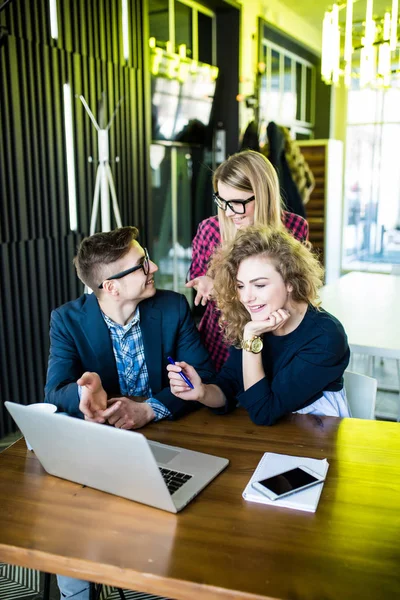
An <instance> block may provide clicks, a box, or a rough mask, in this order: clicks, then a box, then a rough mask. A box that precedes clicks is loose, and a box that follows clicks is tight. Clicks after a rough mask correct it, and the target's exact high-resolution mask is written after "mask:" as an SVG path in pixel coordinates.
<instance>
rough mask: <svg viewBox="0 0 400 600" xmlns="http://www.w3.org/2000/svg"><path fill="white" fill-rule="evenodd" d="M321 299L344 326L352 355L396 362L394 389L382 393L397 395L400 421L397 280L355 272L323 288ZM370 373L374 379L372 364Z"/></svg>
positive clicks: (399, 291) (399, 281) (399, 283)
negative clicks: (363, 355)
mask: <svg viewBox="0 0 400 600" xmlns="http://www.w3.org/2000/svg"><path fill="white" fill-rule="evenodd" d="M320 296H321V300H322V307H323V308H325V310H327V311H328V312H330V313H331V314H333V315H335V317H337V318H338V319H339V321H341V323H342V324H343V326H344V328H345V330H346V333H347V336H348V339H349V344H350V348H351V351H352V352H357V353H359V354H367V355H368V356H370V357H374V356H380V357H383V358H394V359H395V360H396V365H397V373H398V381H397V385H394V386H390V387H388V386H386V387H385V388H381V389H388V390H390V391H398V392H399V418H398V420H400V311H399V301H400V277H397V276H396V275H382V274H377V273H359V272H356V271H354V272H352V273H347V275H344V276H343V277H341V278H340V279H337V280H336V281H335V282H334V283H331V284H329V285H325V286H324V287H323V288H322V290H321V293H320ZM369 369H370V374H371V375H373V372H372V362H371V361H370V367H369Z"/></svg>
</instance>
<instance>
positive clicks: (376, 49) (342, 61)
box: [321, 0, 399, 87]
mask: <svg viewBox="0 0 400 600" xmlns="http://www.w3.org/2000/svg"><path fill="white" fill-rule="evenodd" d="M364 8H365V12H364ZM398 9H399V7H398V0H392V6H391V11H390V12H389V10H388V11H386V12H385V13H384V15H383V16H379V17H377V16H376V15H375V14H374V5H373V0H366V2H365V0H363V1H362V2H361V0H348V2H346V3H345V4H334V5H333V6H332V9H331V10H329V11H327V12H325V16H324V20H323V24H322V59H321V78H322V80H323V81H324V82H325V83H328V84H334V85H337V84H338V83H339V78H340V76H343V77H344V83H345V86H346V87H350V84H351V78H352V77H356V78H358V79H359V85H360V87H367V86H368V87H389V86H390V85H391V83H392V78H393V77H394V76H396V75H397V73H398V72H399V54H398V50H397V44H398V34H397V29H398V21H399V14H398ZM344 11H345V12H344ZM344 17H345V19H344Z"/></svg>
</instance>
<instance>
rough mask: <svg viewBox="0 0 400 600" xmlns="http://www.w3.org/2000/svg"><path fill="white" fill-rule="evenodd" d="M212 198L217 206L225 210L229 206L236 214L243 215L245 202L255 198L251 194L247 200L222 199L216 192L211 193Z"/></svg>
mask: <svg viewBox="0 0 400 600" xmlns="http://www.w3.org/2000/svg"><path fill="white" fill-rule="evenodd" d="M213 198H214V202H215V204H216V205H217V206H218V208H221V209H222V210H226V209H227V208H228V207H229V208H230V209H231V211H232V212H234V213H235V214H236V215H244V214H245V212H246V204H248V203H249V202H253V200H255V196H251V197H250V198H247V200H224V199H223V198H221V197H220V196H219V195H218V193H217V192H214V193H213Z"/></svg>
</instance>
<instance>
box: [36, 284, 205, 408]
mask: <svg viewBox="0 0 400 600" xmlns="http://www.w3.org/2000/svg"><path fill="white" fill-rule="evenodd" d="M139 308H140V329H141V331H142V337H143V344H144V353H145V358H146V364H147V369H148V373H149V383H150V387H151V390H152V393H153V397H154V398H157V400H160V402H162V403H163V404H164V405H165V406H166V407H167V408H168V409H169V411H170V412H171V413H172V416H173V417H174V418H178V417H180V416H182V415H183V414H186V413H188V412H191V411H192V410H194V409H195V408H198V407H199V405H198V404H197V403H196V402H185V401H184V400H180V399H179V398H177V397H176V396H174V395H173V394H172V393H171V392H170V388H169V379H168V376H167V370H166V365H167V364H168V360H167V357H168V356H172V357H173V358H174V359H175V360H177V361H180V360H185V361H187V362H188V363H189V364H191V365H193V366H194V367H195V369H196V370H197V372H198V373H199V375H200V377H201V378H202V379H203V380H204V381H209V380H211V379H212V377H213V375H214V369H213V367H212V364H211V361H210V359H209V356H208V353H207V351H206V350H205V348H204V347H203V346H202V344H201V341H200V337H199V334H198V331H197V329H196V327H195V324H194V322H193V319H192V316H191V314H190V309H189V305H188V303H187V300H186V298H185V297H184V296H182V295H181V294H177V293H175V292H170V291H166V290H157V292H156V294H155V295H154V296H153V297H152V298H148V299H146V300H143V301H142V302H140V304H139ZM85 371H94V372H96V373H98V374H99V376H100V378H101V381H102V384H103V387H104V389H105V391H106V392H107V394H108V396H109V397H113V396H120V395H121V391H120V387H119V380H118V372H117V366H116V362H115V358H114V352H113V346H112V341H111V338H110V334H109V331H108V328H107V325H106V323H105V322H104V319H103V317H102V314H101V311H100V307H99V303H98V301H97V298H96V296H95V295H94V294H84V295H83V296H81V297H80V298H78V299H77V300H73V301H72V302H68V303H67V304H64V305H63V306H61V307H60V308H57V309H56V310H54V311H53V312H52V313H51V321H50V356H49V363H48V370H47V381H46V387H45V402H50V403H52V404H55V405H56V406H57V407H58V409H59V410H61V411H64V412H67V413H69V414H70V415H73V416H77V417H83V415H82V413H81V411H80V410H79V395H78V386H77V384H76V380H77V379H79V377H81V375H82V374H83V373H84V372H85Z"/></svg>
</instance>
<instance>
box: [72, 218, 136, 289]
mask: <svg viewBox="0 0 400 600" xmlns="http://www.w3.org/2000/svg"><path fill="white" fill-rule="evenodd" d="M138 235H139V231H138V229H137V228H136V227H129V226H128V227H120V228H119V229H114V230H113V231H106V232H102V233H95V234H93V235H91V236H89V237H86V238H84V239H83V240H82V241H81V243H80V244H79V247H78V252H77V254H76V256H75V258H74V261H73V262H74V265H75V268H76V272H77V274H78V277H79V279H80V280H81V281H82V282H83V283H84V284H85V285H87V286H88V287H89V288H91V289H92V290H93V292H94V293H95V294H96V295H98V294H99V290H98V286H99V285H100V283H102V282H103V281H104V280H105V279H107V277H110V275H111V274H112V273H111V270H110V267H109V265H112V263H114V262H116V261H117V260H119V259H120V258H122V257H123V256H125V254H127V253H128V252H129V250H130V249H131V247H132V242H133V241H134V240H136V239H137V237H138Z"/></svg>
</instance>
